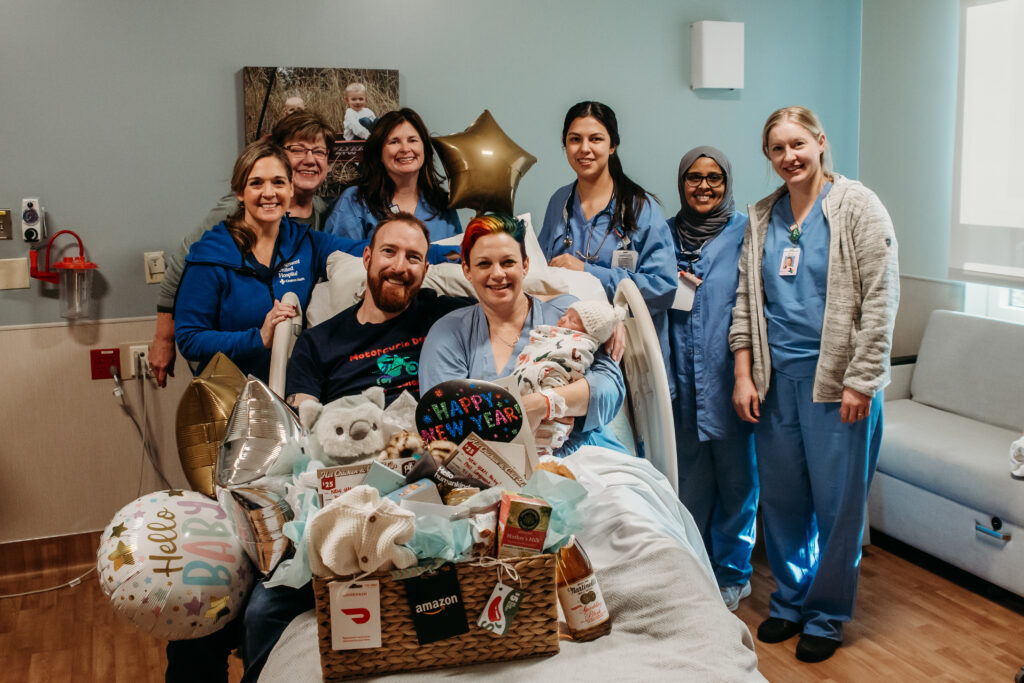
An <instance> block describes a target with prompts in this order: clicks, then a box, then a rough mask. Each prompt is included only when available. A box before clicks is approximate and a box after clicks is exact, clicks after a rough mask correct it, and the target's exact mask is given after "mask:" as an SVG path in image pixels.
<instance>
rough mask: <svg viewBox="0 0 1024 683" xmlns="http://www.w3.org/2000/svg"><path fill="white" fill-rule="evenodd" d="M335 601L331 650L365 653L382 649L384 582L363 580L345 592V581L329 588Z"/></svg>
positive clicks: (332, 602)
mask: <svg viewBox="0 0 1024 683" xmlns="http://www.w3.org/2000/svg"><path fill="white" fill-rule="evenodd" d="M328 588H329V589H330V600H331V647H332V648H333V649H335V650H361V649H363V648H370V647H380V645H381V643H380V583H379V582H378V581H376V580H374V581H360V582H359V583H354V584H352V585H351V586H349V587H348V588H347V589H346V590H344V592H342V589H344V588H345V582H344V581H334V582H333V583H331V584H330V585H329V587H328Z"/></svg>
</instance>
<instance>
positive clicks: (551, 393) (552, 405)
mask: <svg viewBox="0 0 1024 683" xmlns="http://www.w3.org/2000/svg"><path fill="white" fill-rule="evenodd" d="M540 393H541V394H543V395H544V398H545V399H546V400H547V402H548V414H547V416H546V417H545V418H544V419H545V420H550V419H552V418H558V417H565V414H566V413H567V412H568V411H569V406H568V404H566V402H565V399H564V398H562V396H561V395H560V394H559V393H558V392H556V391H555V390H554V389H541V390H540Z"/></svg>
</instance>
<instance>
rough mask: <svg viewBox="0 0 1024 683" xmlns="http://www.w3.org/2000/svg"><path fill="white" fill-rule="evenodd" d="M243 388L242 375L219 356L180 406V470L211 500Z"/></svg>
mask: <svg viewBox="0 0 1024 683" xmlns="http://www.w3.org/2000/svg"><path fill="white" fill-rule="evenodd" d="M243 386H245V375H243V374H242V371H241V370H239V369H238V368H237V367H236V366H235V364H234V363H232V362H231V360H230V359H228V357H227V356H225V355H224V354H223V353H218V354H217V355H216V356H214V357H213V358H212V359H211V360H210V362H209V363H207V364H206V367H205V368H203V371H202V372H201V373H199V376H198V377H195V378H194V379H193V380H192V381H191V382H190V383H189V385H188V387H186V388H185V393H184V394H182V397H181V401H180V402H179V403H178V415H177V418H176V420H175V427H174V431H175V435H176V436H177V440H178V457H179V458H180V459H181V469H183V470H184V471H185V478H186V479H188V483H189V484H190V485H191V486H192V488H193V489H194V490H196V491H199V492H200V493H203V494H205V495H207V496H209V497H211V498H213V497H214V496H215V495H216V492H215V491H214V481H213V480H214V470H215V469H216V467H217V454H218V452H219V451H220V444H221V441H223V440H224V430H225V428H226V427H227V424H228V417H229V416H230V415H231V410H232V409H233V408H234V407H235V401H236V400H237V399H238V394H239V393H240V392H241V391H242V387H243Z"/></svg>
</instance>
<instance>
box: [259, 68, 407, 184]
mask: <svg viewBox="0 0 1024 683" xmlns="http://www.w3.org/2000/svg"><path fill="white" fill-rule="evenodd" d="M242 87H243V101H244V117H245V142H246V144H248V143H250V142H252V141H253V140H257V139H259V138H260V137H262V136H264V135H267V134H269V133H270V131H271V130H272V129H273V127H274V125H275V124H276V123H277V122H278V121H280V120H281V119H282V118H283V117H285V116H287V115H288V114H290V113H292V112H293V111H295V110H297V109H305V110H308V111H314V112H316V113H318V114H320V115H321V116H323V117H324V118H325V119H326V120H327V122H328V123H329V124H330V125H331V127H332V128H334V130H335V133H336V135H335V138H334V145H333V152H332V154H331V158H330V162H329V163H330V166H329V168H328V173H327V180H326V181H325V182H324V184H323V186H322V187H321V189H320V192H321V194H324V195H337V194H339V193H340V192H341V189H342V188H343V187H344V186H345V185H348V184H351V183H352V182H353V181H354V180H355V179H356V175H357V173H358V165H359V162H360V161H361V160H362V152H363V142H364V141H365V140H366V138H367V136H368V135H369V134H370V131H371V130H372V128H373V124H374V122H375V121H376V120H377V119H378V118H379V117H380V116H381V115H382V114H385V113H387V112H389V111H393V110H395V109H398V107H399V94H398V71H395V70H391V69H347V68H326V67H324V68H319V67H282V66H277V67H274V66H247V67H245V68H244V69H243V70H242Z"/></svg>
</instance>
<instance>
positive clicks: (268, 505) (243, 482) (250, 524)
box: [217, 376, 304, 574]
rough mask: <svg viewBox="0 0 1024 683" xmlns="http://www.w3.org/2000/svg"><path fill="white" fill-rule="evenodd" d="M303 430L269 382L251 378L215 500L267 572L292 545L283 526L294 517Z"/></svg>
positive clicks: (224, 450)
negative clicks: (292, 490) (288, 487)
mask: <svg viewBox="0 0 1024 683" xmlns="http://www.w3.org/2000/svg"><path fill="white" fill-rule="evenodd" d="M303 435H304V432H303V430H302V427H301V426H300V425H299V422H298V420H297V419H296V417H295V414H294V413H292V411H291V409H290V408H289V407H288V406H287V405H286V404H285V402H284V401H282V400H281V398H280V397H278V396H277V394H275V393H274V392H272V391H271V390H270V389H269V388H268V387H267V385H266V384H264V383H263V382H261V381H260V380H258V379H256V378H255V377H251V376H250V377H249V380H248V382H246V384H245V387H243V388H242V391H241V394H239V396H238V401H236V402H235V409H234V410H233V411H232V412H231V418H230V419H229V420H228V425H227V429H226V430H225V433H224V442H223V444H221V448H220V457H219V459H218V460H217V486H218V489H217V500H219V501H220V503H221V505H222V506H223V507H224V509H225V510H227V512H228V514H229V515H230V516H231V518H232V520H233V521H234V522H235V527H236V531H237V534H238V539H239V540H240V541H241V543H242V547H243V548H244V549H245V551H246V554H248V555H249V559H251V560H252V561H253V564H255V565H256V567H257V568H258V569H259V570H260V571H261V572H263V573H264V574H269V573H270V572H271V571H273V569H274V567H276V566H277V563H278V562H280V561H281V560H282V559H284V557H285V555H286V554H287V552H288V550H289V549H290V547H291V541H289V540H288V538H287V537H286V536H285V535H284V525H285V523H286V522H289V521H291V520H292V518H293V517H294V516H295V513H294V512H293V511H292V509H291V507H290V506H289V505H288V503H287V502H285V500H284V494H285V489H284V485H285V483H286V482H288V481H290V480H291V477H292V465H293V463H294V462H296V460H298V459H299V458H300V457H302V447H301V443H302V437H303Z"/></svg>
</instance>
